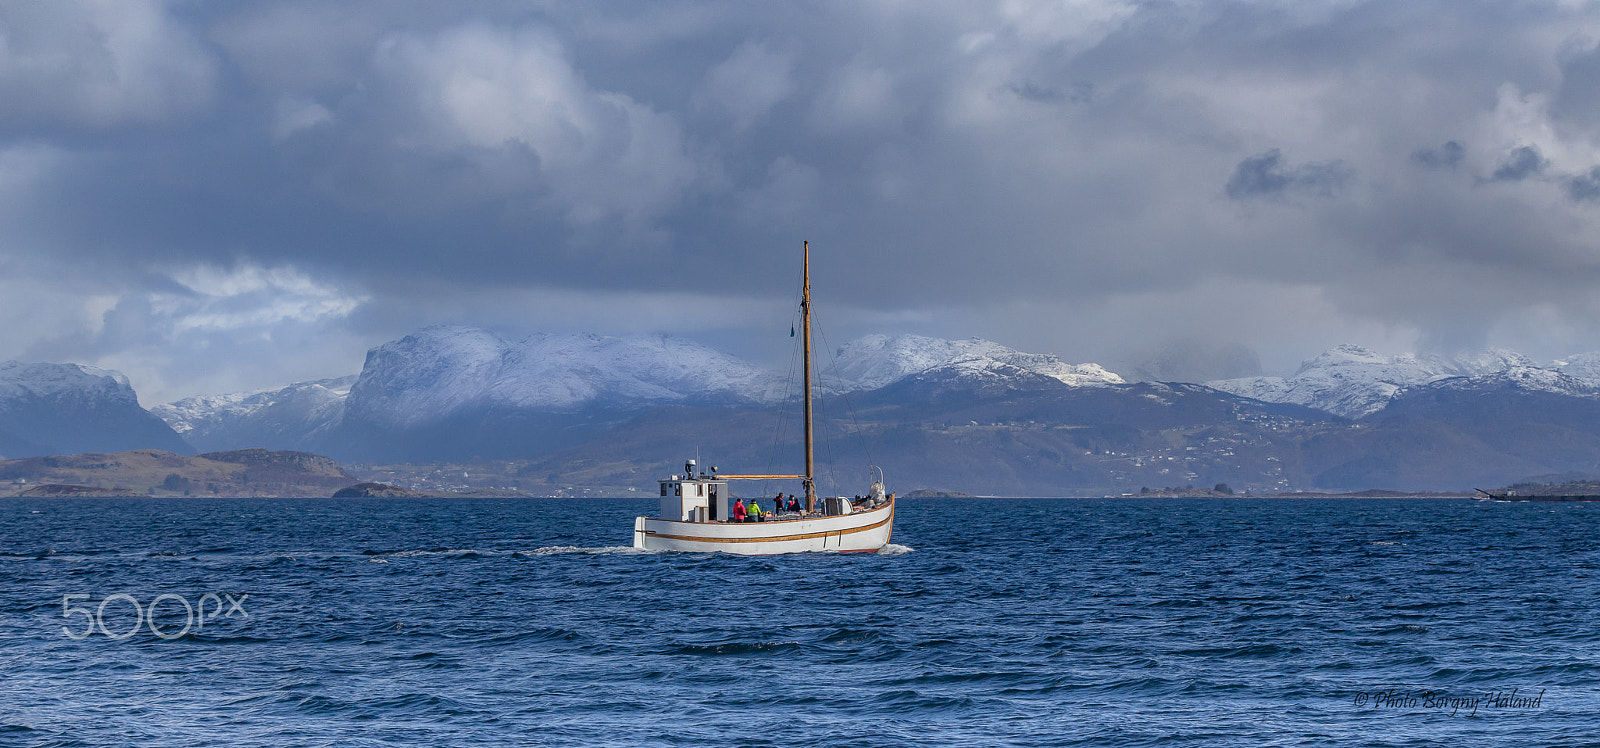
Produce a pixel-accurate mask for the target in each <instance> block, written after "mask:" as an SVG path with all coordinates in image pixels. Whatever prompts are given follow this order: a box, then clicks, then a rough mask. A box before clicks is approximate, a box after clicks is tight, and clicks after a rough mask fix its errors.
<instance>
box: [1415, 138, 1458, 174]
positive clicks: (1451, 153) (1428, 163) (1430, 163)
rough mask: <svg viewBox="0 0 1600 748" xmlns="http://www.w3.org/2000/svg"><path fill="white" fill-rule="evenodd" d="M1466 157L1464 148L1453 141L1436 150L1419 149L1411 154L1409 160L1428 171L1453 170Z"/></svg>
mask: <svg viewBox="0 0 1600 748" xmlns="http://www.w3.org/2000/svg"><path fill="white" fill-rule="evenodd" d="M1466 157H1467V148H1466V146H1463V145H1461V144H1460V143H1457V142H1456V141H1454V140H1450V141H1446V142H1445V144H1444V145H1441V146H1439V147H1438V148H1419V149H1417V150H1415V151H1412V152H1411V159H1412V160H1413V161H1416V162H1417V163H1419V164H1421V165H1423V166H1425V167H1427V168H1429V169H1454V168H1456V167H1457V166H1459V165H1460V164H1461V161H1462V160H1463V159H1465V158H1466Z"/></svg>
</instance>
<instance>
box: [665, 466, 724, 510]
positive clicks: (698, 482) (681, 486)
mask: <svg viewBox="0 0 1600 748" xmlns="http://www.w3.org/2000/svg"><path fill="white" fill-rule="evenodd" d="M729 504H731V502H729V501H728V481H726V480H724V479H722V478H718V477H717V469H716V468H714V467H713V468H711V472H710V473H709V474H708V473H704V472H699V471H697V470H696V469H695V461H694V460H689V461H688V462H685V463H684V465H683V475H674V476H671V477H669V478H666V479H664V480H662V481H661V519H670V520H676V521H678V522H727V521H729V520H731V519H733V516H732V509H731V508H730V507H729Z"/></svg>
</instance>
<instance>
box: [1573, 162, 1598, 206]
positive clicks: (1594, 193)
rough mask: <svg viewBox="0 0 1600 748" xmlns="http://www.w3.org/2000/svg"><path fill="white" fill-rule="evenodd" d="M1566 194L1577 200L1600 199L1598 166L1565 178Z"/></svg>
mask: <svg viewBox="0 0 1600 748" xmlns="http://www.w3.org/2000/svg"><path fill="white" fill-rule="evenodd" d="M1567 194H1568V195H1570V196H1571V197H1572V199H1573V200H1577V201H1585V200H1596V199H1600V166H1597V167H1595V168H1593V169H1590V170H1589V172H1588V173H1587V174H1579V175H1577V176H1575V177H1571V178H1569V179H1567Z"/></svg>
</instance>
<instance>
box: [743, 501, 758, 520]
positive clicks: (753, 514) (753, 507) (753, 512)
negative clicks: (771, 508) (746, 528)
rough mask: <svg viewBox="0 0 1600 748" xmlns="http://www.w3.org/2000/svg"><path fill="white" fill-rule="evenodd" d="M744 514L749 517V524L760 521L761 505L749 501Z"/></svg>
mask: <svg viewBox="0 0 1600 748" xmlns="http://www.w3.org/2000/svg"><path fill="white" fill-rule="evenodd" d="M745 512H746V513H747V514H749V515H750V521H751V522H760V521H761V505H760V504H758V503H756V500H755V499H751V500H750V506H748V507H745Z"/></svg>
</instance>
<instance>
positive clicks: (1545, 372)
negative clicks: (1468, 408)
mask: <svg viewBox="0 0 1600 748" xmlns="http://www.w3.org/2000/svg"><path fill="white" fill-rule="evenodd" d="M1425 388H1426V389H1429V390H1434V391H1439V390H1455V391H1461V392H1486V391H1492V390H1519V391H1522V392H1547V393H1551V394H1555V395H1566V396H1567V397H1585V398H1596V397H1600V386H1596V383H1595V382H1593V381H1584V380H1583V379H1580V378H1578V377H1575V376H1572V375H1569V374H1565V373H1563V372H1560V371H1556V370H1554V369H1545V368H1540V367H1537V366H1512V367H1509V368H1507V369H1505V370H1503V371H1495V372H1490V373H1488V374H1479V375H1477V376H1472V377H1450V378H1447V379H1441V380H1438V381H1436V382H1433V383H1430V384H1428V385H1425ZM1419 389H1422V388H1412V390H1419Z"/></svg>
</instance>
